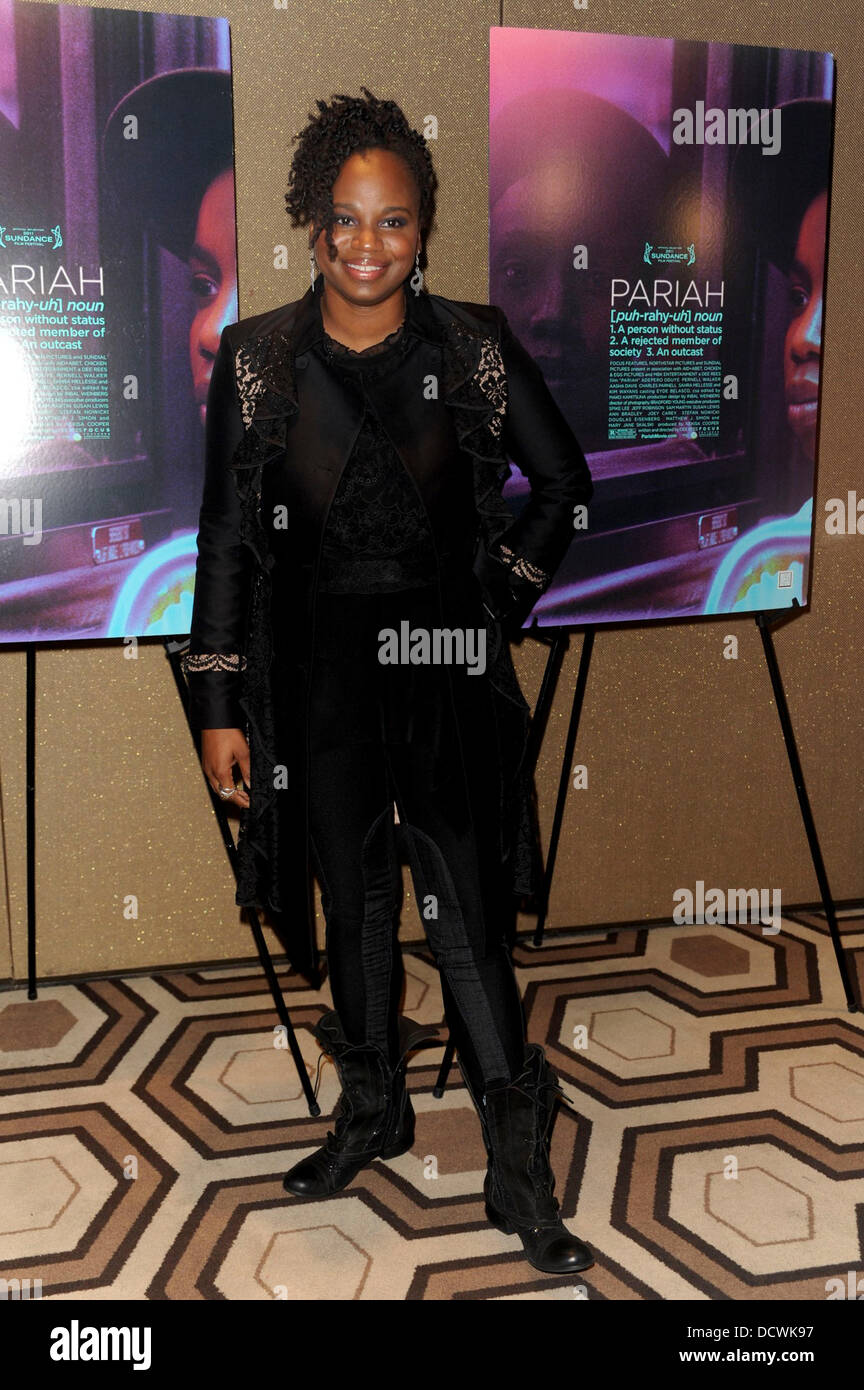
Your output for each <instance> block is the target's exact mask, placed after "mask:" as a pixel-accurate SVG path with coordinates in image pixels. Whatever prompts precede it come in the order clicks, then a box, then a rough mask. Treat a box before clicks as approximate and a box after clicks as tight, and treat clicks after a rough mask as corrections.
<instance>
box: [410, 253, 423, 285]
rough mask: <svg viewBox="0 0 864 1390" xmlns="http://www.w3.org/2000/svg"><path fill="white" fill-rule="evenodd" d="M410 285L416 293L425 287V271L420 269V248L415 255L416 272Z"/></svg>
mask: <svg viewBox="0 0 864 1390" xmlns="http://www.w3.org/2000/svg"><path fill="white" fill-rule="evenodd" d="M409 283H410V285H411V288H412V290H413V291H414V293H415V294H419V293H420V291H421V290H422V288H423V271H422V270H421V269H420V248H419V247H418V248H417V254H416V256H415V257H414V274H413V275H412V276H411V280H410V282H409Z"/></svg>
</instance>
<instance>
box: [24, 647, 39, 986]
mask: <svg viewBox="0 0 864 1390" xmlns="http://www.w3.org/2000/svg"><path fill="white" fill-rule="evenodd" d="M25 684H26V709H25V715H24V718H25V723H26V735H25V744H26V751H25V758H26V770H25V777H26V783H27V812H26V819H27V831H26V835H27V998H28V999H36V998H37V997H38V996H37V994H36V644H35V642H28V643H27V648H26V681H25Z"/></svg>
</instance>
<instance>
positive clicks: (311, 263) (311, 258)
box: [309, 246, 316, 294]
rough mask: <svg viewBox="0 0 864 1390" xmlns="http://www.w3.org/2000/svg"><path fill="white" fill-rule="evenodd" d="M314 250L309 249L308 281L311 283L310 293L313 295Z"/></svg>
mask: <svg viewBox="0 0 864 1390" xmlns="http://www.w3.org/2000/svg"><path fill="white" fill-rule="evenodd" d="M315 269H316V267H315V250H314V248H313V247H312V246H310V247H309V279H310V280H311V281H312V293H313V294H314V293H315Z"/></svg>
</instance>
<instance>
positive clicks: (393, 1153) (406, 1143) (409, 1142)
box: [282, 1129, 414, 1201]
mask: <svg viewBox="0 0 864 1390" xmlns="http://www.w3.org/2000/svg"><path fill="white" fill-rule="evenodd" d="M413 1144H414V1132H413V1129H412V1132H411V1134H410V1135H409V1136H408V1138H406V1139H403V1140H401V1141H400V1142H399V1143H398V1144H391V1145H390V1147H389V1148H388V1149H382V1150H381V1152H380V1153H377V1154H375V1156H374V1157H373V1158H369V1159H367V1160H366V1162H365V1163H364V1164H363V1168H368V1167H369V1164H370V1163H374V1162H375V1161H376V1160H377V1159H379V1158H385V1159H386V1158H398V1157H399V1155H400V1154H404V1153H407V1152H408V1150H409V1149H410V1148H411V1147H412V1146H413ZM363 1168H358V1170H357V1172H356V1173H355V1174H354V1177H352V1178H349V1179H348V1181H347V1182H344V1183H342V1184H341V1186H340V1187H327V1188H322V1190H321V1191H320V1192H302V1191H301V1192H297V1191H295V1189H294V1188H293V1187H291V1186H290V1184H289V1183H288V1182H287V1181H286V1178H287V1177H288V1174H287V1173H286V1175H285V1178H283V1179H282V1186H283V1187H284V1189H285V1191H286V1192H290V1193H292V1194H293V1196H295V1197H303V1198H305V1199H306V1200H307V1201H314V1200H315V1198H317V1197H332V1196H333V1195H334V1194H335V1193H336V1192H344V1190H345V1188H346V1187H350V1186H351V1184H352V1182H354V1179H355V1178H357V1177H359V1176H360V1174H361V1173H362V1172H363Z"/></svg>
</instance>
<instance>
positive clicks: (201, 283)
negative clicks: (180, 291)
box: [189, 271, 219, 299]
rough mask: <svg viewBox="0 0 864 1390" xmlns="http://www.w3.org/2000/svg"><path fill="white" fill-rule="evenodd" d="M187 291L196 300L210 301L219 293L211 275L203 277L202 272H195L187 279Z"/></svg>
mask: <svg viewBox="0 0 864 1390" xmlns="http://www.w3.org/2000/svg"><path fill="white" fill-rule="evenodd" d="M189 289H190V290H191V291H192V293H193V294H194V295H195V297H196V299H212V298H213V297H214V295H217V294H218V293H219V286H218V285H217V284H216V281H215V280H214V279H213V277H212V275H205V274H204V272H203V271H197V272H196V273H195V274H193V275H191V276H190V277H189Z"/></svg>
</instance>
